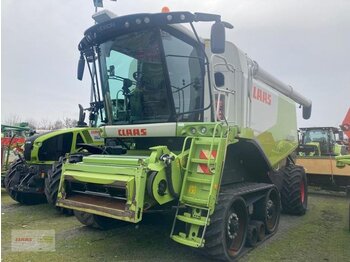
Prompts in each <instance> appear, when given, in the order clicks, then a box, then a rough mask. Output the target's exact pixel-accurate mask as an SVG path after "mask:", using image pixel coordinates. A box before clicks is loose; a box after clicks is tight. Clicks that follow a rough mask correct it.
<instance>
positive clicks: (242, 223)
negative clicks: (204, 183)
mask: <svg viewBox="0 0 350 262" xmlns="http://www.w3.org/2000/svg"><path fill="white" fill-rule="evenodd" d="M248 217H249V216H248V211H247V206H246V203H245V200H244V199H243V198H242V197H232V195H231V196H229V195H224V196H220V197H219V203H218V204H217V206H216V208H215V211H214V213H213V215H212V216H211V220H210V221H211V222H210V225H209V226H208V228H207V231H206V233H205V245H204V252H205V254H208V255H209V256H211V257H212V258H214V259H220V260H225V261H235V260H236V258H237V257H239V255H240V253H241V251H242V249H243V247H244V244H245V242H246V237H247V230H248Z"/></svg>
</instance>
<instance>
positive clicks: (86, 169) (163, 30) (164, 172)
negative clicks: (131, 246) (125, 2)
mask: <svg viewBox="0 0 350 262" xmlns="http://www.w3.org/2000/svg"><path fill="white" fill-rule="evenodd" d="M100 14H101V15H106V14H105V13H100ZM97 15H99V14H97ZM194 22H212V23H213V25H212V29H211V39H210V40H204V39H202V38H200V37H199V36H198V35H197V32H196V30H195V27H194ZM182 24H186V25H188V27H185V26H184V25H182ZM231 28H232V25H230V24H229V23H227V22H223V21H221V18H220V16H219V15H213V14H204V13H190V12H168V13H155V14H148V13H142V14H132V15H126V16H120V17H114V18H110V19H107V20H106V21H104V22H101V23H99V24H96V25H94V26H92V27H91V28H89V29H88V30H87V31H86V32H85V36H84V38H83V39H82V40H81V42H80V44H79V50H80V53H81V57H80V60H79V66H78V78H79V79H82V77H83V72H84V67H85V63H87V65H88V69H89V73H90V77H91V80H92V83H93V86H94V94H95V97H96V98H97V100H96V103H99V104H103V108H101V114H102V118H101V119H102V120H103V124H102V126H101V132H102V137H103V138H104V140H105V146H106V150H107V149H108V152H112V153H111V154H92V155H88V156H83V155H81V156H79V155H78V154H75V155H74V156H73V157H69V156H68V157H67V160H65V161H62V162H61V163H62V165H56V166H55V168H56V169H55V170H54V171H53V173H55V174H57V177H58V176H59V175H61V174H62V175H61V180H60V185H59V190H58V196H57V205H58V206H59V207H62V208H68V209H73V210H74V213H75V216H76V217H77V218H78V219H79V220H80V221H81V222H82V223H83V224H85V225H88V226H92V227H101V228H103V227H107V226H108V225H110V223H111V221H115V220H119V221H128V222H131V223H138V222H140V221H141V220H142V218H143V216H144V215H145V214H146V213H147V212H148V211H150V210H152V209H154V208H158V209H159V207H160V206H162V207H164V208H166V207H168V208H171V207H172V206H175V207H176V214H175V217H174V223H173V227H172V230H171V232H170V237H171V238H172V239H173V240H174V241H176V242H178V243H180V244H183V245H187V246H190V247H194V248H200V249H202V250H204V251H205V253H206V254H208V255H209V256H211V257H213V258H215V259H223V260H227V261H233V260H235V259H236V258H238V257H239V256H240V255H241V254H242V252H244V250H245V246H246V245H248V246H249V245H250V246H255V245H256V244H257V243H258V242H259V241H260V242H261V241H263V239H264V238H265V237H268V236H271V235H273V233H274V232H276V230H277V227H278V224H279V218H280V212H281V209H283V210H284V211H285V212H286V213H290V214H295V215H302V214H304V213H305V211H306V208H307V196H308V195H307V181H306V176H305V172H304V169H303V168H302V167H300V166H296V165H295V164H294V160H293V158H292V157H291V155H292V154H293V152H294V151H295V149H296V148H297V146H298V134H297V122H296V104H300V105H301V106H302V107H303V116H304V118H305V119H307V118H309V117H310V114H311V101H310V100H308V99H306V98H304V97H303V96H302V95H300V94H299V93H298V92H296V91H295V90H294V89H293V88H292V87H290V86H289V85H286V84H284V83H282V82H281V81H279V80H278V79H276V78H275V77H273V76H271V75H270V74H269V73H267V72H266V71H264V70H263V69H262V68H261V67H259V66H258V64H257V63H256V62H255V61H253V60H251V59H250V58H249V57H248V56H247V55H246V54H245V53H244V52H242V51H241V50H239V49H238V48H237V47H236V46H235V45H234V44H233V43H231V42H227V41H225V29H231ZM265 234H266V235H265Z"/></svg>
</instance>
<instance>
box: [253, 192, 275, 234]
mask: <svg viewBox="0 0 350 262" xmlns="http://www.w3.org/2000/svg"><path fill="white" fill-rule="evenodd" d="M280 215H281V198H280V193H279V192H278V190H277V188H271V189H270V190H269V191H267V194H266V195H265V197H264V198H263V199H261V200H259V201H258V202H257V203H256V204H255V205H254V213H253V217H254V219H256V220H259V221H262V222H263V223H264V225H265V230H266V233H268V234H271V233H273V232H275V231H276V230H277V228H278V224H279V220H280Z"/></svg>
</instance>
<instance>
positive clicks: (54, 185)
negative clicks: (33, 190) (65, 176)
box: [45, 156, 73, 215]
mask: <svg viewBox="0 0 350 262" xmlns="http://www.w3.org/2000/svg"><path fill="white" fill-rule="evenodd" d="M65 161H66V157H62V156H61V157H60V158H59V159H58V162H55V163H54V164H53V165H52V168H51V169H50V170H49V171H48V172H47V177H46V179H45V195H46V199H47V202H49V204H51V205H53V206H55V207H56V201H57V193H58V187H59V184H60V179H61V174H62V166H63V163H64V162H65ZM56 209H57V210H58V211H59V212H61V213H63V214H67V215H73V211H72V210H71V209H67V208H62V207H56Z"/></svg>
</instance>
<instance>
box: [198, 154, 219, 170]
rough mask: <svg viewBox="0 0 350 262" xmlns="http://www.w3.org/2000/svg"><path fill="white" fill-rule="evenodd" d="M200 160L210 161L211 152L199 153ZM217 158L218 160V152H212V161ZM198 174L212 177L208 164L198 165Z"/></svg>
mask: <svg viewBox="0 0 350 262" xmlns="http://www.w3.org/2000/svg"><path fill="white" fill-rule="evenodd" d="M199 158H200V159H206V160H208V159H209V150H201V151H200V152H199ZM215 158H216V150H212V151H211V155H210V159H215ZM197 172H198V173H203V174H207V175H211V173H210V170H209V166H208V164H198V166H197Z"/></svg>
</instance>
